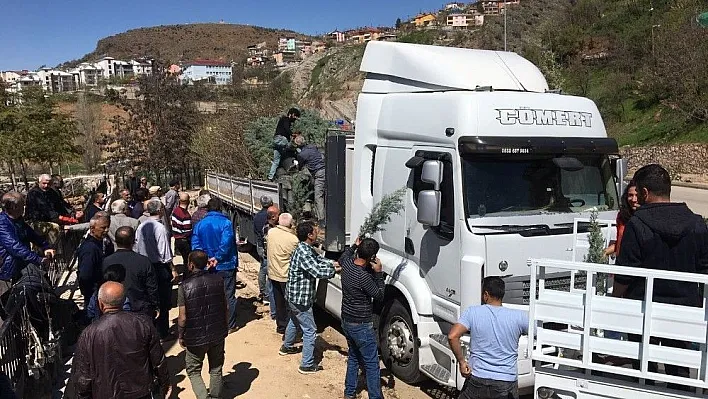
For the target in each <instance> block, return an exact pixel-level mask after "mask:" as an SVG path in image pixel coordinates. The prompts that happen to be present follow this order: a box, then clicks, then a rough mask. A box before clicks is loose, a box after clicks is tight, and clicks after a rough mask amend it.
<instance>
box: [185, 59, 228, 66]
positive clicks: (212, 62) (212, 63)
mask: <svg viewBox="0 0 708 399" xmlns="http://www.w3.org/2000/svg"><path fill="white" fill-rule="evenodd" d="M189 64H190V65H205V66H231V64H230V63H228V62H225V61H216V60H204V59H197V60H194V61H192V62H190V63H189Z"/></svg>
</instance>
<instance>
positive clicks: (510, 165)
mask: <svg viewBox="0 0 708 399" xmlns="http://www.w3.org/2000/svg"><path fill="white" fill-rule="evenodd" d="M462 172H463V176H464V179H463V180H464V185H465V187H464V191H465V205H466V209H467V216H468V217H470V218H480V217H485V216H511V215H515V214H518V215H531V214H540V213H563V212H580V211H584V210H588V209H591V208H597V209H598V210H599V211H607V210H614V209H618V201H617V190H616V188H615V184H614V177H613V173H612V169H611V166H610V162H609V160H608V158H607V156H605V155H593V156H573V157H561V158H559V157H557V156H555V155H550V154H549V155H539V154H534V155H514V156H508V155H498V154H495V155H490V154H465V155H463V156H462Z"/></svg>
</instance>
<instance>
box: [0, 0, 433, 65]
mask: <svg viewBox="0 0 708 399" xmlns="http://www.w3.org/2000/svg"><path fill="white" fill-rule="evenodd" d="M444 2H445V0H359V1H356V2H349V1H341V0H329V1H325V0H270V1H256V0H206V1H203V0H196V1H195V0H193V1H187V0H172V1H165V0H143V1H135V0H123V1H105V0H91V1H89V0H0V10H1V11H0V71H2V70H15V69H29V70H33V69H37V68H38V67H39V66H41V65H47V66H50V67H51V66H56V65H57V64H60V63H62V62H64V61H69V60H73V59H77V58H81V57H82V56H84V55H85V54H86V53H90V52H91V51H93V50H94V48H95V47H96V42H97V41H98V40H99V39H102V38H104V37H106V36H111V35H115V34H117V33H121V32H124V31H126V30H129V29H134V28H141V27H149V26H156V25H171V24H185V23H199V22H219V21H220V20H224V22H226V23H235V24H248V25H257V26H264V27H270V28H283V29H290V30H294V31H297V32H302V33H306V34H318V33H326V32H329V31H332V30H334V29H349V28H356V27H359V26H382V25H384V26H393V25H394V23H395V21H396V18H401V19H403V20H405V19H407V18H408V17H412V16H415V14H417V13H418V12H420V11H427V10H435V9H439V8H440V7H441V6H442V4H443V3H444Z"/></svg>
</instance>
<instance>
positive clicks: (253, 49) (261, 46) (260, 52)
mask: <svg viewBox="0 0 708 399" xmlns="http://www.w3.org/2000/svg"><path fill="white" fill-rule="evenodd" d="M247 49H248V55H250V56H251V57H267V56H268V48H267V45H266V42H260V43H258V44H253V45H250V46H248V48H247Z"/></svg>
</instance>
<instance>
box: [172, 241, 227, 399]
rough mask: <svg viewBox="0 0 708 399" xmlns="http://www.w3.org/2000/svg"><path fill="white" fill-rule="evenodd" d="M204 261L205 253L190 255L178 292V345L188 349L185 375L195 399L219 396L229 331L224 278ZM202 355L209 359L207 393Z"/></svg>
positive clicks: (199, 252) (198, 252)
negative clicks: (203, 376)
mask: <svg viewBox="0 0 708 399" xmlns="http://www.w3.org/2000/svg"><path fill="white" fill-rule="evenodd" d="M207 261H208V259H207V254H206V253H205V252H203V251H193V252H191V253H190V254H189V260H188V261H187V265H188V266H187V267H188V271H189V276H188V277H187V278H186V279H185V280H184V282H183V283H182V284H181V285H180V286H179V290H178V291H177V305H178V306H179V316H178V318H177V325H178V326H179V344H180V345H181V346H182V347H183V348H185V349H186V350H187V353H186V355H185V359H184V360H185V363H186V369H187V376H189V381H190V382H191V383H192V390H193V391H194V395H195V396H196V397H197V399H206V398H220V397H221V387H222V367H223V366H224V342H225V339H226V336H227V335H228V330H229V328H228V320H229V310H228V309H229V308H228V306H227V305H226V296H225V295H224V279H223V278H222V277H221V276H219V274H217V273H209V272H208V271H207V270H206V267H207ZM205 356H207V357H208V358H209V376H210V379H209V391H208V392H207V388H206V386H205V385H204V380H203V379H202V365H203V363H204V357H205Z"/></svg>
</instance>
